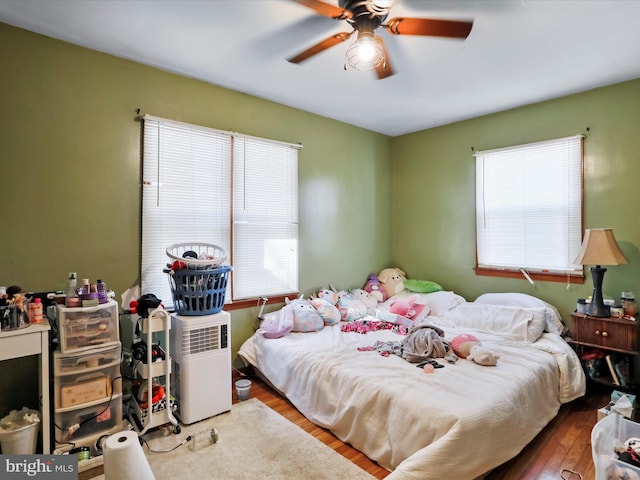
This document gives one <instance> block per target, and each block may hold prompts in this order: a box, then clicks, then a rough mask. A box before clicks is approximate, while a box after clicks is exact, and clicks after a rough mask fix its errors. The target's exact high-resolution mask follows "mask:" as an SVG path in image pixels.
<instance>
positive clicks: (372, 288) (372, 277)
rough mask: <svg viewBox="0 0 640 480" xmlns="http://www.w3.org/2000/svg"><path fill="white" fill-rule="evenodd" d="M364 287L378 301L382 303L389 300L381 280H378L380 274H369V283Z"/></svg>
mask: <svg viewBox="0 0 640 480" xmlns="http://www.w3.org/2000/svg"><path fill="white" fill-rule="evenodd" d="M362 289H363V290H364V291H365V292H368V293H369V294H370V295H371V296H372V297H373V298H375V299H376V300H377V301H378V303H382V302H384V301H386V300H387V292H386V291H385V289H384V288H383V287H382V285H381V284H380V280H378V276H377V275H376V274H375V273H370V274H369V277H368V278H367V283H365V284H364V287H362Z"/></svg>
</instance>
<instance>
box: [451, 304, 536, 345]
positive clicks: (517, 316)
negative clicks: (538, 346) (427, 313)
mask: <svg viewBox="0 0 640 480" xmlns="http://www.w3.org/2000/svg"><path fill="white" fill-rule="evenodd" d="M442 318H443V319H444V320H445V321H447V322H449V323H450V324H451V326H453V327H456V328H472V329H476V330H485V331H487V332H491V333H498V334H500V335H503V336H506V337H509V338H510V339H512V340H516V341H519V342H535V341H536V340H537V339H538V338H540V335H542V332H543V331H544V326H545V309H544V308H542V307H538V308H524V307H511V306H503V305H489V304H483V303H476V302H470V303H465V304H464V305H459V306H457V307H456V308H453V309H451V310H449V311H447V312H445V313H444V314H443V315H442Z"/></svg>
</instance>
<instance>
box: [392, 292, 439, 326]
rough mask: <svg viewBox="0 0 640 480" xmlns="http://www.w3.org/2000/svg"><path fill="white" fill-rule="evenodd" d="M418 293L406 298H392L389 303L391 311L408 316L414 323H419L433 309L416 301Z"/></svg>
mask: <svg viewBox="0 0 640 480" xmlns="http://www.w3.org/2000/svg"><path fill="white" fill-rule="evenodd" d="M417 300H418V296H417V295H411V296H409V297H406V298H392V299H391V300H390V302H391V303H389V311H390V312H391V313H395V314H396V315H400V316H403V317H406V318H408V319H409V320H411V321H412V322H413V323H414V324H416V325H417V324H419V323H420V322H421V321H422V320H424V318H425V317H426V316H427V315H429V313H430V311H431V309H430V308H429V307H428V306H427V305H424V304H422V303H416V302H417Z"/></svg>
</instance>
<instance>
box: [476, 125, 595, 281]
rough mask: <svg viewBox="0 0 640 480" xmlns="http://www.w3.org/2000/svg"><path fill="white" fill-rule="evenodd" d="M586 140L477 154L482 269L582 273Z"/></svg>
mask: <svg viewBox="0 0 640 480" xmlns="http://www.w3.org/2000/svg"><path fill="white" fill-rule="evenodd" d="M583 138H584V137H583V136H582V135H578V136H573V137H568V138H561V139H556V140H549V141H544V142H537V143H532V144H526V145H519V146H514V147H509V148H501V149H496V150H487V151H481V152H477V153H476V154H475V157H476V236H477V256H478V267H480V268H489V269H492V268H493V269H496V268H497V269H507V270H509V269H513V270H519V269H520V268H525V269H526V270H529V271H532V272H550V273H562V274H582V266H581V265H575V264H573V260H574V259H575V258H576V255H577V253H578V251H579V250H580V243H581V239H582V159H583Z"/></svg>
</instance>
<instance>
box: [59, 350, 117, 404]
mask: <svg viewBox="0 0 640 480" xmlns="http://www.w3.org/2000/svg"><path fill="white" fill-rule="evenodd" d="M53 365H54V369H53V370H54V379H53V387H54V402H55V403H54V405H55V408H56V411H57V410H58V409H61V408H62V409H64V408H67V407H74V406H76V407H77V406H82V405H83V404H89V403H94V402H96V401H98V400H105V399H108V397H109V396H110V395H112V394H113V395H119V394H120V393H122V380H121V379H120V376H121V375H120V346H119V345H117V346H115V347H113V348H106V349H101V350H87V351H84V352H81V353H77V354H65V353H61V352H54V355H53Z"/></svg>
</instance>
